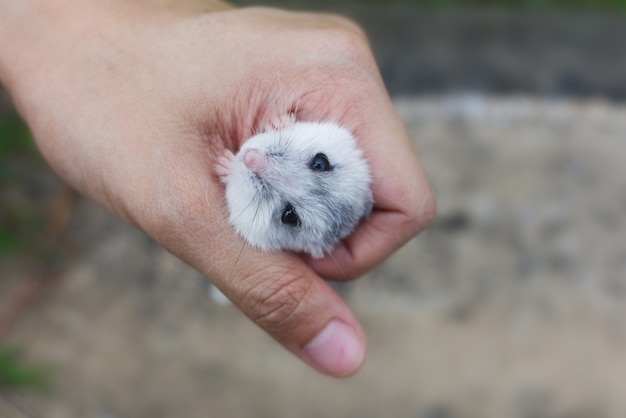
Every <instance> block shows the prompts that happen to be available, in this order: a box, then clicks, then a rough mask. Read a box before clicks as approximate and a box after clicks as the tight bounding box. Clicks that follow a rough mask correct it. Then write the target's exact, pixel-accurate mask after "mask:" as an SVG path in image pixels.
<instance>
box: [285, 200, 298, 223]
mask: <svg viewBox="0 0 626 418" xmlns="http://www.w3.org/2000/svg"><path fill="white" fill-rule="evenodd" d="M280 221H281V222H282V223H284V224H285V225H289V226H300V218H299V217H298V214H297V213H296V210H295V209H294V207H293V206H291V204H290V203H287V205H286V206H285V208H284V209H283V214H282V215H281V216H280Z"/></svg>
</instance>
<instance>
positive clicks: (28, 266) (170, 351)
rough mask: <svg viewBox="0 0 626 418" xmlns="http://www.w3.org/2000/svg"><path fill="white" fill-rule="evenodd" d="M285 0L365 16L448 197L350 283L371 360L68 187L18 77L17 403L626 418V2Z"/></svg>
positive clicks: (5, 377)
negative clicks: (319, 336)
mask: <svg viewBox="0 0 626 418" xmlns="http://www.w3.org/2000/svg"><path fill="white" fill-rule="evenodd" d="M253 3H254V4H260V2H244V1H240V2H238V4H240V5H248V4H253ZM263 4H266V5H267V4H275V5H277V6H281V7H287V8H291V9H306V10H313V9H315V10H325V11H332V12H338V13H342V14H346V15H348V16H350V17H352V18H353V19H355V20H356V21H358V22H359V23H360V24H361V25H363V26H364V28H365V29H366V31H367V33H368V35H369V37H370V40H371V44H372V48H373V49H374V52H375V54H376V57H377V60H378V63H379V65H380V69H381V72H382V74H383V77H384V79H385V82H386V84H387V86H388V88H389V90H390V92H391V94H392V95H393V97H394V100H395V103H396V106H397V108H398V111H399V112H400V114H401V115H402V116H403V118H404V120H405V121H406V124H407V126H408V129H409V131H410V133H411V135H412V137H413V138H414V141H415V145H416V147H417V148H418V150H419V152H420V155H421V158H422V161H423V164H424V165H425V167H426V170H427V172H428V175H429V177H430V180H431V182H432V185H433V188H434V191H435V194H436V197H437V200H438V204H439V205H438V206H439V214H438V218H437V220H436V221H435V223H434V224H433V226H432V227H431V228H430V229H428V230H427V231H426V232H424V233H423V234H421V235H420V236H419V237H417V238H416V239H414V240H413V241H411V242H410V243H409V244H408V245H406V246H405V247H404V248H403V249H402V250H400V251H399V252H398V253H397V254H396V255H394V256H393V257H392V258H391V259H390V260H389V261H387V262H386V263H384V264H383V265H381V266H379V267H378V268H376V269H375V270H374V271H372V272H371V273H369V274H367V275H366V276H364V277H363V278H361V279H360V280H357V281H355V282H354V283H350V284H345V285H341V286H337V290H338V291H339V292H340V294H341V295H342V296H343V297H344V298H345V299H346V301H347V302H348V304H349V305H350V306H351V307H352V308H353V309H354V311H355V312H356V314H357V316H358V317H359V318H360V320H361V321H362V323H363V326H364V328H365V332H366V334H367V336H368V340H369V356H368V360H367V363H366V365H365V367H364V368H363V370H362V371H361V372H360V373H359V374H358V375H357V376H355V377H354V378H351V379H349V380H333V379H330V378H327V377H324V376H321V375H319V374H317V373H316V372H313V371H311V370H310V369H308V368H307V367H306V366H304V365H303V364H301V363H300V362H299V361H298V360H296V359H295V358H294V357H292V355H291V354H289V353H287V352H286V351H284V350H283V349H282V348H280V347H279V346H278V345H277V344H275V343H274V342H273V341H272V340H271V339H270V338H269V337H268V336H267V335H265V334H264V333H263V332H262V331H260V330H259V329H257V328H256V327H255V326H254V325H252V324H251V323H250V322H249V321H248V320H247V319H246V318H245V317H244V316H243V315H242V314H241V313H239V312H238V311H237V310H236V309H235V308H234V307H233V306H231V305H230V304H228V303H227V302H225V301H224V300H223V299H222V298H221V297H220V296H219V295H218V294H216V292H215V291H214V290H213V289H212V287H211V285H210V284H209V282H208V281H207V280H206V279H204V278H202V277H201V276H200V275H199V274H198V273H197V272H195V271H193V270H191V269H190V268H189V267H187V266H185V265H184V264H183V263H181V262H180V261H178V260H177V259H175V258H174V257H173V256H171V255H170V254H168V253H166V252H165V251H164V250H162V249H161V248H159V247H158V246H157V245H156V244H154V243H153V242H152V241H151V240H150V239H149V238H147V237H146V236H144V235H143V234H141V233H139V232H137V231H136V230H134V229H132V228H130V227H128V226H127V225H125V224H123V223H122V222H120V221H118V220H117V219H115V218H113V217H112V216H110V215H109V214H107V213H106V212H104V211H103V210H101V209H99V208H98V207H96V206H94V205H93V204H92V203H90V202H88V201H85V200H84V199H82V198H80V197H77V196H76V195H75V194H74V193H73V192H72V191H71V190H70V189H68V188H67V187H65V186H64V185H63V183H62V182H61V181H59V180H58V179H57V178H56V176H55V175H54V174H53V173H51V171H50V170H49V168H48V167H47V166H46V164H45V162H43V161H42V160H41V158H40V157H39V156H38V154H37V151H36V149H35V147H34V146H33V145H32V139H31V137H30V134H29V132H28V130H27V129H26V127H25V126H24V125H23V124H22V123H21V122H20V120H19V118H18V117H17V116H16V114H15V112H14V111H13V110H12V107H11V104H10V102H9V99H8V97H6V95H0V417H1V418H13V417H17V418H22V417H45V418H48V417H54V418H57V417H58V418H66V417H67V418H73V417H77V418H78V417H81V418H82V417H95V418H126V417H132V418H144V417H145V418H160V417H163V418H166V417H191V418H194V417H220V418H221V417H268V418H279V417H305V418H306V417H359V418H361V417H415V418H456V417H460V418H463V417H476V418H491V417H493V418H502V417H507V418H508V417H511V418H517V417H519V418H542V417H546V418H587V417H588V418H603V417H623V416H626V397H625V396H624V393H626V303H625V302H626V226H625V223H624V221H625V216H626V138H625V136H626V107H625V106H624V99H626V48H625V47H624V40H626V1H624V0H604V1H592V0H578V1H573V0H572V1H565V0H563V1H557V0H555V1H549V0H543V1H542V0H528V1H523V0H518V1H514V0H508V1H507V0H474V1H470V0H424V1H420V2H418V1H413V2H411V1H408V0H407V1H391V2H383V1H374V0H370V1H361V2H358V3H349V2H336V1H335V2H331V1H316V2H315V3H312V2H305V1H295V0H294V1H291V2H288V1H284V2H276V3H270V2H263Z"/></svg>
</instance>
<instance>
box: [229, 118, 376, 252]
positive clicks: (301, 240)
mask: <svg viewBox="0 0 626 418" xmlns="http://www.w3.org/2000/svg"><path fill="white" fill-rule="evenodd" d="M216 172H217V173H218V175H219V176H220V177H221V179H222V182H223V183H224V184H225V186H226V202H227V204H228V209H229V212H230V223H231V224H232V225H233V226H234V228H235V230H236V231H237V232H238V233H239V234H240V235H241V236H242V237H243V238H245V240H246V241H247V242H248V243H249V244H250V245H252V246H254V247H257V248H260V249H262V250H283V249H284V250H292V251H297V252H305V253H309V254H310V255H311V256H313V257H315V258H321V257H323V255H324V252H330V251H332V249H333V248H334V247H335V245H336V244H337V243H338V242H339V240H341V239H343V238H345V237H346V236H348V235H349V234H350V233H351V232H352V231H353V230H354V228H355V227H356V225H357V224H358V223H359V221H360V220H361V219H362V218H364V217H367V216H369V214H370V212H371V210H372V206H373V202H374V201H373V197H372V191H371V189H370V182H371V177H370V172H369V168H368V165H367V162H366V161H365V159H364V157H363V153H362V152H361V150H360V149H359V148H358V146H357V143H356V140H355V138H354V136H353V135H352V134H351V133H350V132H349V131H348V130H347V129H344V128H342V127H340V126H338V125H336V124H334V123H329V122H324V123H321V122H295V121H294V122H290V123H287V124H286V125H284V126H283V127H281V128H271V129H270V130H268V131H266V132H262V133H260V134H257V135H255V136H253V137H252V138H250V139H248V140H247V141H246V142H245V143H244V144H243V146H242V147H241V149H240V150H239V152H238V153H237V155H236V156H235V155H233V154H232V153H231V152H230V151H225V154H224V155H223V156H222V157H221V158H219V160H218V162H217V167H216Z"/></svg>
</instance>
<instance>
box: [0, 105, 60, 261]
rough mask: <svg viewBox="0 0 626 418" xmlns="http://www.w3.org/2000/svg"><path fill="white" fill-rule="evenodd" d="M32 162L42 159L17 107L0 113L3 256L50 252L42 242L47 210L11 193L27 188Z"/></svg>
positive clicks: (0, 251) (0, 239) (0, 236)
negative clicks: (0, 114) (16, 109)
mask: <svg viewBox="0 0 626 418" xmlns="http://www.w3.org/2000/svg"><path fill="white" fill-rule="evenodd" d="M25 159H27V160H28V164H25V161H24V160H25ZM33 162H35V166H36V165H38V163H40V162H41V160H40V157H39V154H38V153H37V150H36V147H35V143H34V141H33V137H32V135H31V133H30V130H29V129H28V127H27V126H26V124H25V123H24V122H23V121H22V119H21V118H20V117H19V116H18V115H17V113H15V112H14V111H9V112H7V113H6V114H5V115H3V116H0V199H1V201H2V204H1V205H0V256H1V255H4V254H7V253H11V254H15V253H21V254H27V255H31V256H37V257H42V256H45V255H47V254H48V253H49V252H50V251H49V250H48V249H47V248H46V246H45V245H43V244H42V243H41V236H42V235H43V231H44V229H45V225H46V217H45V213H44V211H43V210H42V209H41V208H39V207H38V206H37V205H36V204H34V203H33V202H31V201H29V200H27V199H22V198H15V196H14V194H12V191H14V190H17V189H20V190H21V189H26V188H28V183H29V179H30V178H31V177H32V175H33V172H32V171H33V170H32V169H33Z"/></svg>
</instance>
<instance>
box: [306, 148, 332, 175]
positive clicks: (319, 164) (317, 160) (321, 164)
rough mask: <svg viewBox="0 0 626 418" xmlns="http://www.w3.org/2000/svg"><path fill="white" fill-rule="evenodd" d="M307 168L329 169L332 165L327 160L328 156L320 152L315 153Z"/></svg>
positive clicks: (314, 169) (315, 169) (316, 169)
mask: <svg viewBox="0 0 626 418" xmlns="http://www.w3.org/2000/svg"><path fill="white" fill-rule="evenodd" d="M309 168H310V169H311V170H313V171H331V170H332V169H333V167H332V166H331V165H330V162H329V161H328V157H327V156H326V155H325V154H322V153H321V152H319V153H317V154H315V157H313V159H312V160H311V164H309Z"/></svg>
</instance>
